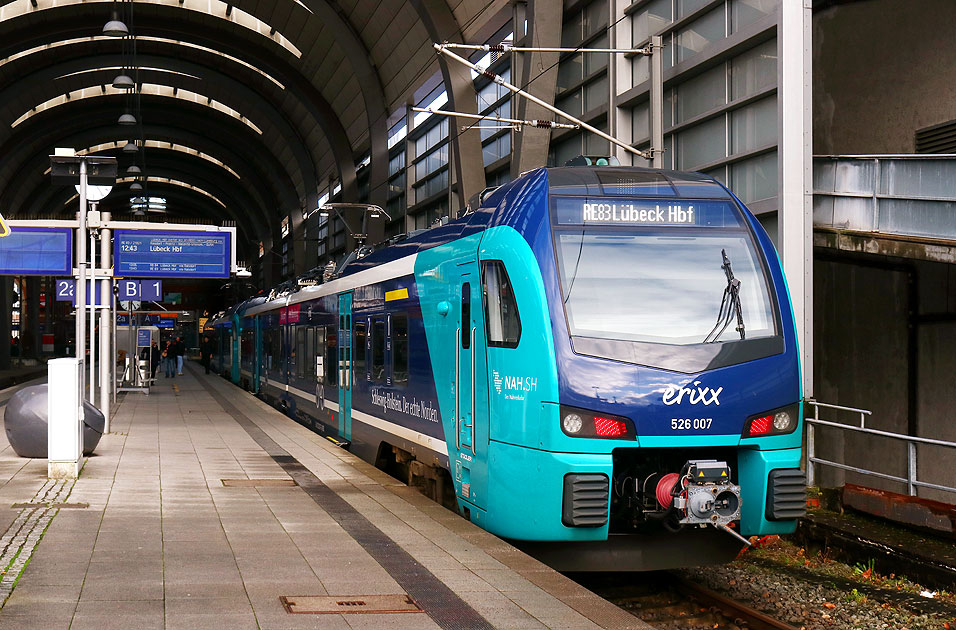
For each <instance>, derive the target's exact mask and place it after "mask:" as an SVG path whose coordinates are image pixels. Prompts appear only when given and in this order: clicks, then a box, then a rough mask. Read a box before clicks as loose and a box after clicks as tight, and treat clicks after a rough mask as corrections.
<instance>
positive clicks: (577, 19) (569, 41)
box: [561, 11, 584, 48]
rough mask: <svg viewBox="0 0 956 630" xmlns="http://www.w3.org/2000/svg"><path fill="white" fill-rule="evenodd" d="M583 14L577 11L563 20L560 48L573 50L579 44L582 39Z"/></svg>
mask: <svg viewBox="0 0 956 630" xmlns="http://www.w3.org/2000/svg"><path fill="white" fill-rule="evenodd" d="M583 24H584V12H583V11H578V12H577V13H575V14H574V15H572V16H571V18H570V19H567V20H565V22H564V26H563V27H562V29H561V46H563V47H565V48H574V47H575V46H577V45H578V44H580V43H581V40H582V39H583V37H584V26H583Z"/></svg>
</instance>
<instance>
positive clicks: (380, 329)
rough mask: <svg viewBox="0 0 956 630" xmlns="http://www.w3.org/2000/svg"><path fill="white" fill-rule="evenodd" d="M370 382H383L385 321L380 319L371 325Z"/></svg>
mask: <svg viewBox="0 0 956 630" xmlns="http://www.w3.org/2000/svg"><path fill="white" fill-rule="evenodd" d="M372 381H374V382H376V383H381V382H384V381H385V321H384V320H381V319H376V320H375V322H374V323H373V324H372Z"/></svg>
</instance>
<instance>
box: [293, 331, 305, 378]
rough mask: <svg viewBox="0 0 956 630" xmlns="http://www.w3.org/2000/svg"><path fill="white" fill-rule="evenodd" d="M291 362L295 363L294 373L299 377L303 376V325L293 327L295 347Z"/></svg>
mask: <svg viewBox="0 0 956 630" xmlns="http://www.w3.org/2000/svg"><path fill="white" fill-rule="evenodd" d="M292 363H293V364H294V365H295V375H296V376H297V377H299V378H305V364H306V352H305V327H304V326H296V327H295V349H294V350H293V354H292Z"/></svg>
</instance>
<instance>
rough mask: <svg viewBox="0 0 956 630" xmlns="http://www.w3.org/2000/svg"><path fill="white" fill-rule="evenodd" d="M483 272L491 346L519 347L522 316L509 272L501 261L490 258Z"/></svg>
mask: <svg viewBox="0 0 956 630" xmlns="http://www.w3.org/2000/svg"><path fill="white" fill-rule="evenodd" d="M482 275H483V276H484V286H483V287H482V292H483V294H484V295H483V297H484V302H485V320H486V321H487V329H486V334H487V339H488V345H489V346H495V347H499V348H516V347H518V341H519V340H520V339H521V318H520V316H519V315H518V304H517V302H516V301H515V295H514V291H513V290H512V289H511V280H510V279H509V278H508V272H507V271H505V266H504V264H503V263H502V262H501V261H500V260H489V261H485V262H483V263H482Z"/></svg>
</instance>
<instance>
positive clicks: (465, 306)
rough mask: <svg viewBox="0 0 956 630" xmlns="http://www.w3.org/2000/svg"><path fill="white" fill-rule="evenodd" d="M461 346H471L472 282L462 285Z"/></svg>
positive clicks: (465, 347)
mask: <svg viewBox="0 0 956 630" xmlns="http://www.w3.org/2000/svg"><path fill="white" fill-rule="evenodd" d="M461 347H462V348H463V349H464V350H467V349H468V348H470V347H471V283H468V282H466V283H465V284H463V285H461Z"/></svg>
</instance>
